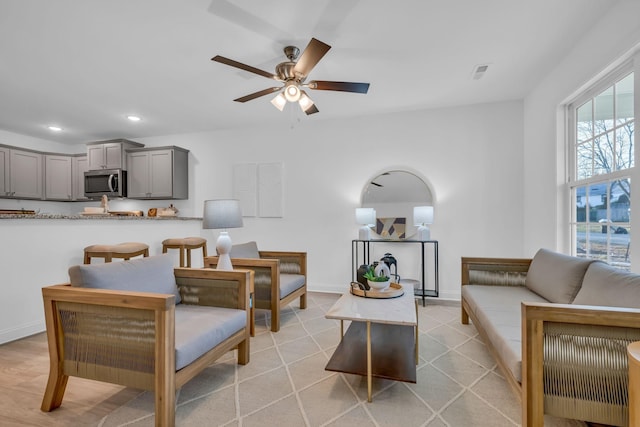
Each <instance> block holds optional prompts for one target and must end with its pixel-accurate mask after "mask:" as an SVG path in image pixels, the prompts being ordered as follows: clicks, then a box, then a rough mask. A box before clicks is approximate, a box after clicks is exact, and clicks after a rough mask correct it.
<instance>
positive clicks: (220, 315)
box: [175, 304, 247, 371]
mask: <svg viewBox="0 0 640 427" xmlns="http://www.w3.org/2000/svg"><path fill="white" fill-rule="evenodd" d="M246 324H247V312H246V311H244V310H236V309H232V308H222V307H205V306H199V305H189V304H180V305H177V306H176V322H175V327H176V329H175V333H176V371H178V370H180V369H182V368H184V367H185V366H187V365H189V364H190V363H192V362H193V361H194V360H196V359H197V358H199V357H200V356H202V355H203V354H205V353H206V352H207V351H209V350H211V349H212V348H214V347H215V346H217V345H218V344H220V343H221V342H222V341H224V340H226V339H227V338H229V337H230V336H232V335H233V334H235V333H236V332H238V331H239V330H241V329H242V328H244V327H245V326H246Z"/></svg>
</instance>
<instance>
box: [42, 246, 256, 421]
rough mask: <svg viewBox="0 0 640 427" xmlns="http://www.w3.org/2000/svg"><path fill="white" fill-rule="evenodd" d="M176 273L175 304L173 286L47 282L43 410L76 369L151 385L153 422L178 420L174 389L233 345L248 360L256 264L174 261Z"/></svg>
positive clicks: (84, 374) (54, 403) (53, 404)
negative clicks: (169, 289) (232, 266)
mask: <svg viewBox="0 0 640 427" xmlns="http://www.w3.org/2000/svg"><path fill="white" fill-rule="evenodd" d="M144 259H151V258H144ZM128 262H134V261H128ZM113 264H122V263H111V264H108V265H113ZM104 265H107V264H104ZM95 266H97V265H95ZM171 268H173V267H172V266H171ZM169 271H171V270H169ZM174 275H175V281H176V284H177V285H178V288H179V291H180V297H181V299H182V303H181V304H178V305H176V304H175V299H176V295H174V294H168V293H149V292H133V291H123V290H113V289H92V288H84V287H76V286H71V285H70V284H62V285H54V286H49V287H45V288H43V289H42V295H43V298H44V309H45V318H46V326H47V339H48V344H49V354H50V372H49V380H48V383H47V387H46V391H45V395H44V398H43V401H42V406H41V409H42V410H43V411H45V412H49V411H51V410H53V409H55V408H57V407H59V406H60V405H61V403H62V398H63V395H64V392H65V388H66V385H67V380H68V378H69V377H70V376H75V377H81V378H87V379H93V380H98V381H105V382H109V383H114V384H121V385H124V386H127V387H134V388H139V389H143V390H152V391H154V392H155V424H156V426H173V425H174V424H175V404H176V402H175V393H176V390H177V389H179V388H180V387H182V386H183V385H184V384H185V383H186V382H187V381H189V380H190V379H191V378H193V377H194V376H196V375H197V374H198V373H199V372H201V371H202V370H203V369H205V368H206V367H208V366H210V365H211V364H212V363H213V362H214V361H215V360H216V359H218V358H219V357H220V356H222V355H224V354H225V353H226V352H228V351H231V350H234V349H237V350H238V363H239V364H242V365H244V364H246V363H248V362H249V324H250V319H249V292H250V291H249V290H250V286H251V282H252V280H253V272H252V271H249V270H234V271H216V270H195V269H187V268H176V269H175V270H174ZM72 281H73V280H72ZM215 307H225V308H232V309H235V310H220V309H217V308H215ZM205 308H210V309H209V310H207V309H205ZM200 316H204V317H200ZM227 316H229V317H227ZM230 316H233V317H230ZM243 316H244V318H243ZM221 319H222V320H221ZM181 321H183V323H182V324H181ZM229 322H231V323H232V324H230V323H229ZM220 323H224V325H223V326H221V325H220ZM187 324H188V326H185V325H187ZM194 325H201V326H202V327H203V330H202V331H200V330H198V328H197V327H194ZM238 325H240V326H241V327H240V328H239V329H238ZM242 325H244V326H242ZM221 330H223V331H224V333H223V334H222V335H223V338H221V339H222V341H221V342H217V343H215V344H214V345H211V347H210V348H208V350H206V351H204V353H202V351H203V350H202V349H194V348H193V347H189V344H192V343H194V342H197V343H200V344H201V343H202V342H203V341H206V342H211V341H213V342H215V341H217V340H219V339H220V338H219V337H213V335H215V334H216V333H219V332H220V331H221ZM212 331H214V332H212ZM185 347H187V349H186V350H185ZM192 359H193V360H192ZM182 365H184V366H182Z"/></svg>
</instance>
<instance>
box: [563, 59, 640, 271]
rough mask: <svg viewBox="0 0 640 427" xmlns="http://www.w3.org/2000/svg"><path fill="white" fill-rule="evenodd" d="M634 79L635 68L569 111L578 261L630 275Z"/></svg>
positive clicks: (574, 248)
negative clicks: (592, 261)
mask: <svg viewBox="0 0 640 427" xmlns="http://www.w3.org/2000/svg"><path fill="white" fill-rule="evenodd" d="M633 105H634V74H633V72H631V71H630V67H627V69H626V70H624V69H623V70H622V71H619V72H618V73H616V74H615V75H613V76H612V77H610V78H608V79H606V81H603V82H602V83H601V85H600V86H599V88H596V89H594V90H592V91H590V92H589V93H586V94H585V95H584V96H582V97H581V98H580V99H578V100H577V101H576V102H574V103H573V104H571V105H569V107H568V112H569V116H568V117H569V123H570V129H569V130H570V131H569V141H570V147H571V150H570V152H571V153H572V155H571V161H570V167H571V174H570V177H569V190H570V192H571V201H572V214H571V240H572V252H573V254H574V255H577V256H581V257H588V258H595V259H600V260H603V261H606V262H608V263H610V264H612V265H614V266H617V267H620V268H623V269H626V270H629V269H630V260H629V256H630V237H631V234H630V233H631V224H630V216H631V174H632V170H633V168H634V158H635V156H634V124H635V123H634V109H633Z"/></svg>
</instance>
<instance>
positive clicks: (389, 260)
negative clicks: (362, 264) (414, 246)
mask: <svg viewBox="0 0 640 427" xmlns="http://www.w3.org/2000/svg"><path fill="white" fill-rule="evenodd" d="M380 261H381V262H384V263H385V264H387V267H389V271H390V272H391V275H392V276H395V277H396V282H400V276H399V275H398V261H397V260H396V258H395V257H394V256H393V255H391V254H390V253H389V252H387V253H385V254H384V256H383V257H382V258H380Z"/></svg>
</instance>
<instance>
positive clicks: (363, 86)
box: [309, 80, 369, 93]
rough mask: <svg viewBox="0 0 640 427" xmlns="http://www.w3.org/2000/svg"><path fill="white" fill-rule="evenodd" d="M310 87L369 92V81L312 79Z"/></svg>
mask: <svg viewBox="0 0 640 427" xmlns="http://www.w3.org/2000/svg"><path fill="white" fill-rule="evenodd" d="M309 89H315V90H337V91H340V92H353V93H367V91H368V90H369V83H355V82H331V81H326V80H312V81H310V82H309Z"/></svg>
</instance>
